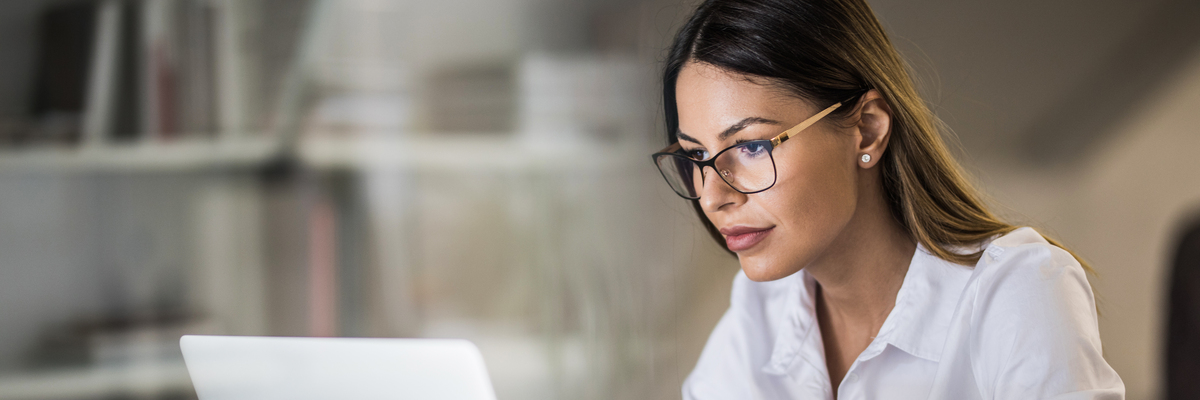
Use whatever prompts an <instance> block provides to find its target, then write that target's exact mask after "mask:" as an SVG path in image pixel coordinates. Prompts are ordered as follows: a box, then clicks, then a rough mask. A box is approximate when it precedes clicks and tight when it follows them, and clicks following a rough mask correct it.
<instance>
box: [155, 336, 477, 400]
mask: <svg viewBox="0 0 1200 400" xmlns="http://www.w3.org/2000/svg"><path fill="white" fill-rule="evenodd" d="M179 347H180V348H181V349H182V350H183V358H184V362H185V363H186V364H187V369H188V374H190V375H191V377H192V384H193V385H194V386H195V387H196V393H197V395H198V396H199V398H200V400H250V399H255V400H271V399H280V400H283V399H288V400H308V399H312V400H315V399H363V400H367V399H462V400H495V399H496V395H495V392H494V391H493V390H492V383H491V381H490V380H489V379H488V375H487V369H486V367H485V366H484V363H483V356H482V355H480V353H479V349H478V348H476V347H475V345H474V344H472V343H471V342H469V341H466V340H459V339H366V338H295V337H255V336H198V335H186V336H184V337H182V338H181V339H180V340H179Z"/></svg>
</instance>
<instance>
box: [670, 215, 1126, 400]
mask: <svg viewBox="0 0 1200 400" xmlns="http://www.w3.org/2000/svg"><path fill="white" fill-rule="evenodd" d="M986 246H987V247H986V250H985V252H984V256H983V257H981V258H980V260H979V263H978V264H976V265H975V267H973V268H972V267H969V266H963V265H958V264H954V263H951V262H948V261H945V260H942V259H939V258H937V257H936V256H933V255H932V254H930V253H928V252H927V250H926V249H925V247H923V246H918V247H917V251H916V253H915V254H914V255H913V258H912V263H911V264H910V265H909V267H908V273H907V274H906V275H905V276H904V282H903V284H902V285H901V287H900V291H899V292H898V293H897V294H896V304H895V306H894V307H893V308H892V311H891V313H890V314H888V317H887V319H886V320H885V321H884V323H883V326H882V327H881V328H880V329H879V334H878V335H877V336H876V337H875V339H874V340H873V341H872V342H871V344H870V345H869V346H867V349H866V350H864V351H863V352H862V354H860V355H859V356H858V358H857V359H856V360H855V361H854V363H853V364H851V365H850V369H849V371H847V373H846V377H845V379H844V380H843V381H842V382H841V384H840V385H838V386H837V387H834V386H833V385H832V384H831V383H830V380H829V373H828V372H827V370H826V364H825V350H824V346H823V345H822V341H821V330H820V328H819V327H817V317H816V315H817V314H816V308H815V305H816V303H815V298H814V297H813V294H814V293H815V289H816V286H815V285H816V282H815V281H814V280H813V279H812V277H811V276H809V275H808V273H807V272H805V271H803V270H802V271H801V272H799V273H796V274H792V275H791V276H788V277H786V278H783V279H779V280H775V281H771V282H754V281H751V280H750V279H749V278H747V277H746V275H745V274H744V273H742V272H738V274H737V276H736V277H735V278H734V280H733V290H732V294H731V296H730V307H729V310H728V311H726V312H725V315H724V316H723V317H721V321H720V322H718V323H717V326H716V328H714V329H713V332H712V335H711V336H710V337H709V339H708V343H707V344H706V345H705V346H704V351H703V352H702V353H701V355H700V360H699V361H698V362H697V364H696V369H695V370H693V371H692V373H691V375H689V376H688V378H687V380H686V381H685V382H684V384H683V398H684V399H685V400H693V399H694V400H708V399H832V398H833V391H834V390H837V394H838V396H837V398H838V399H839V400H857V399H945V400H970V399H996V400H1000V399H1021V400H1025V399H1049V398H1054V399H1123V398H1124V397H1125V385H1124V383H1122V382H1121V378H1120V377H1119V376H1117V373H1116V372H1115V371H1113V369H1112V367H1110V366H1109V365H1108V363H1107V362H1105V361H1104V357H1103V355H1102V354H1101V347H1100V333H1099V329H1098V327H1097V316H1096V306H1095V301H1094V299H1093V296H1092V290H1091V286H1089V285H1088V281H1087V278H1086V277H1085V275H1084V271H1083V268H1082V267H1080V265H1079V263H1078V262H1077V261H1076V260H1075V259H1074V258H1073V257H1072V256H1071V255H1070V253H1067V252H1066V251H1064V250H1062V249H1060V248H1058V247H1056V246H1053V245H1051V244H1049V243H1048V242H1046V240H1045V239H1043V238H1042V236H1041V235H1039V234H1038V233H1037V232H1036V231H1034V230H1033V229H1032V228H1027V227H1026V228H1020V229H1017V230H1015V231H1013V232H1011V233H1009V234H1007V235H1004V236H1001V237H999V238H997V239H995V240H993V241H991V242H990V243H987V244H986Z"/></svg>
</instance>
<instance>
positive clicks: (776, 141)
mask: <svg viewBox="0 0 1200 400" xmlns="http://www.w3.org/2000/svg"><path fill="white" fill-rule="evenodd" d="M863 93H866V90H864V91H862V92H859V93H857V94H855V95H854V96H852V97H850V98H849V99H846V100H844V101H840V102H837V103H834V104H833V105H831V106H829V107H827V108H825V109H824V110H821V112H819V113H817V114H816V115H813V116H811V117H808V119H806V120H804V121H803V122H800V123H799V124H796V126H793V127H791V128H788V129H787V130H785V131H783V132H781V133H780V134H778V135H775V137H773V138H770V139H759V140H750V141H746V142H742V143H738V144H735V145H733V146H729V147H726V148H725V149H723V150H721V151H720V152H717V154H716V155H713V156H712V157H709V158H708V159H707V160H695V159H693V158H691V157H688V156H686V155H683V154H682V153H680V150H682V149H683V146H681V145H680V144H679V142H675V143H672V144H671V145H670V146H667V147H665V148H663V149H662V150H659V151H657V152H655V153H654V154H651V155H650V161H652V162H654V166H655V168H657V169H658V173H659V174H660V175H662V177H663V179H664V180H666V181H667V185H668V186H671V191H672V192H675V194H677V195H679V197H682V198H685V199H688V200H699V199H700V196H696V197H689V196H686V195H684V194H683V193H679V191H678V190H675V187H674V186H673V185H671V179H670V178H668V177H667V173H666V172H663V170H662V167H661V166H660V165H659V163H658V159H659V157H662V156H672V157H679V158H682V159H685V160H688V161H689V162H691V163H693V164H695V165H697V166H698V167H699V170H700V182H701V184H703V183H704V180H705V177H704V167H712V169H713V171H714V172H716V173H717V177H720V178H721V181H722V182H725V184H726V185H729V187H730V188H733V190H736V191H737V192H738V193H742V194H754V193H761V192H764V191H766V190H768V189H770V188H772V187H775V182H776V181H778V180H779V171H778V169H777V168H776V167H775V148H776V147H779V145H780V144H783V142H786V141H788V139H791V138H792V136H795V135H797V134H799V133H800V132H801V131H803V130H805V129H808V127H810V126H812V125H813V124H816V123H817V122H818V121H820V120H821V119H823V118H825V116H827V115H829V114H830V113H832V112H833V111H834V110H837V109H838V108H839V107H841V106H842V105H843V104H847V103H849V102H850V101H851V100H854V99H855V98H857V97H858V96H861V95H862V94H863ZM751 144H765V145H766V146H767V155H768V156H769V157H770V158H771V175H772V178H771V184H770V185H767V187H765V188H763V189H759V190H754V191H749V192H745V191H742V190H741V189H738V188H737V187H736V186H733V183H730V182H729V181H728V180H726V179H725V177H724V176H723V175H721V171H718V170H717V165H716V160H717V157H720V156H721V155H722V154H725V152H727V151H729V150H732V149H733V148H735V147H742V146H747V145H751ZM697 192H699V190H697Z"/></svg>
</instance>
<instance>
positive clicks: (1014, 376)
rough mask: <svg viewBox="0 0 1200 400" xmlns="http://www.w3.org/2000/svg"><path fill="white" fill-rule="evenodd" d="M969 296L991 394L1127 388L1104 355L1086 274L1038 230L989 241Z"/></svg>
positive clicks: (977, 359) (972, 335)
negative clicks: (1123, 385) (1123, 386)
mask: <svg viewBox="0 0 1200 400" xmlns="http://www.w3.org/2000/svg"><path fill="white" fill-rule="evenodd" d="M965 295H966V299H969V300H970V302H969V303H967V304H965V305H967V309H966V313H965V314H963V317H965V318H967V321H965V322H966V323H967V324H968V325H969V326H970V330H969V342H970V353H971V359H972V365H973V368H974V369H975V371H976V373H977V374H978V376H977V378H978V379H980V382H979V384H980V385H981V386H982V387H984V388H989V389H990V390H987V391H986V392H990V393H994V394H995V395H996V398H1042V397H1050V396H1053V395H1058V394H1063V393H1073V392H1081V393H1093V394H1095V393H1107V394H1114V393H1117V392H1121V391H1123V389H1120V388H1121V387H1122V384H1121V381H1120V378H1119V377H1117V375H1116V373H1115V372H1114V371H1113V370H1112V368H1111V367H1109V366H1108V364H1107V362H1106V361H1105V360H1104V357H1103V353H1102V347H1101V344H1100V332H1099V326H1098V316H1097V313H1096V303H1095V299H1094V297H1093V294H1092V289H1091V285H1090V284H1089V283H1088V280H1087V274H1086V273H1085V272H1084V270H1083V267H1082V266H1081V265H1080V264H1079V262H1078V261H1077V260H1076V259H1075V258H1074V256H1072V255H1071V253H1069V252H1067V251H1066V250H1063V249H1062V248H1059V247H1058V246H1055V245H1052V244H1050V243H1049V242H1048V241H1046V239H1045V238H1044V237H1042V236H1041V235H1040V234H1038V233H1037V231H1035V230H1033V229H1032V228H1028V227H1025V228H1020V229H1017V230H1015V231H1012V232H1010V233H1008V234H1006V235H1003V236H1000V237H997V238H995V239H994V240H992V241H991V242H989V243H987V244H986V245H985V248H984V254H983V256H982V257H981V258H980V260H979V262H978V263H977V264H976V266H975V270H974V271H973V272H972V277H971V282H970V283H969V285H968V292H967V293H965ZM1087 398H1093V397H1087Z"/></svg>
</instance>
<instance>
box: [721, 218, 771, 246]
mask: <svg viewBox="0 0 1200 400" xmlns="http://www.w3.org/2000/svg"><path fill="white" fill-rule="evenodd" d="M774 229H775V227H773V226H772V227H767V228H754V227H749V226H741V225H739V226H733V227H729V228H722V229H721V234H722V235H724V236H725V246H726V247H728V248H729V250H730V251H733V252H739V251H743V250H747V249H749V248H751V247H754V245H756V244H758V242H761V241H762V240H763V239H766V237H767V235H770V234H771V231H772V230H774Z"/></svg>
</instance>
